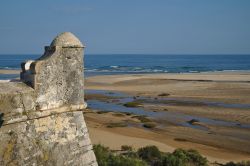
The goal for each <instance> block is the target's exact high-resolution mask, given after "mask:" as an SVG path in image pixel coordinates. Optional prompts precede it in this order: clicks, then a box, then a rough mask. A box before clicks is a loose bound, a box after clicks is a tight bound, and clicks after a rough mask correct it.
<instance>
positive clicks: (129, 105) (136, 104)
mask: <svg viewBox="0 0 250 166" xmlns="http://www.w3.org/2000/svg"><path fill="white" fill-rule="evenodd" d="M123 105H124V106H125V107H141V106H142V104H141V103H139V102H136V101H131V102H127V103H125V104H123Z"/></svg>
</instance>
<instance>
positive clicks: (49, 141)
mask: <svg viewBox="0 0 250 166" xmlns="http://www.w3.org/2000/svg"><path fill="white" fill-rule="evenodd" d="M83 49H84V46H83V44H82V43H81V42H80V41H79V39H77V38H76V37H75V36H74V35H73V34H72V33H70V32H65V33H62V34H60V35H58V36H57V37H56V38H55V39H54V40H53V41H52V43H51V45H50V46H47V47H45V53H44V55H43V56H41V57H40V58H39V59H37V60H35V61H31V60H29V61H27V62H24V63H22V64H21V67H22V72H21V74H20V77H21V81H20V82H4V83H0V114H1V118H2V119H1V120H3V124H2V125H1V126H0V140H1V141H0V165H46V166H47V165H53V166H54V165H58V166H59V165H60V166H61V165H77V166H78V165H97V163H96V159H95V155H94V152H93V150H92V145H91V142H90V139H89V134H88V130H87V127H86V124H85V121H84V117H83V112H82V109H84V108H86V103H85V102H84V78H83Z"/></svg>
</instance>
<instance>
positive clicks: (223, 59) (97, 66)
mask: <svg viewBox="0 0 250 166" xmlns="http://www.w3.org/2000/svg"><path fill="white" fill-rule="evenodd" d="M38 57H40V55H0V69H20V63H21V62H23V61H25V60H28V59H36V58H38ZM238 70H239V71H241V70H250V55H154V54H152V55H149V54H147V55H143V54H119V55H115V54H105V55H104V54H103V55H94V54H92V55H85V74H86V75H87V76H90V75H103V74H128V73H194V72H209V71H238ZM3 77H12V76H1V75H0V78H3Z"/></svg>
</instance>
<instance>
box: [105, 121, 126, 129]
mask: <svg viewBox="0 0 250 166" xmlns="http://www.w3.org/2000/svg"><path fill="white" fill-rule="evenodd" d="M127 126H128V125H127V124H126V123H124V122H117V123H109V124H108V125H107V127H108V128H114V127H127Z"/></svg>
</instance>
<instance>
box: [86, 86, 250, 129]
mask: <svg viewBox="0 0 250 166" xmlns="http://www.w3.org/2000/svg"><path fill="white" fill-rule="evenodd" d="M86 93H87V94H102V95H106V96H111V97H116V98H118V102H104V101H99V100H88V101H87V103H88V106H89V108H92V109H97V110H100V111H113V112H129V113H133V114H136V115H144V116H148V117H152V118H155V119H159V120H161V121H166V122H171V123H174V124H177V125H181V126H185V127H191V128H195V129H200V130H208V128H207V127H205V126H201V125H193V124H190V123H188V121H190V120H192V119H196V120H198V121H199V122H201V123H204V124H208V125H216V126H222V127H236V128H245V129H250V124H239V123H237V122H229V121H223V120H215V119H210V118H204V117H198V116H191V115H187V114H182V113H174V112H168V111H160V112H154V111H150V110H144V109H143V108H142V107H133V108H131V107H125V106H123V104H124V103H126V102H131V101H134V99H133V97H132V96H129V95H126V94H123V93H120V92H114V91H105V90H86ZM143 99H144V100H145V101H146V102H148V101H149V99H148V98H144V97H140V100H143ZM161 100H176V99H167V98H163V99H161ZM178 100H180V99H178ZM188 102H191V101H188ZM192 102H195V101H194V100H192ZM199 102H200V101H199ZM205 104H208V105H210V103H206V102H205ZM224 105H226V106H227V107H229V106H234V105H232V104H225V103H212V106H218V107H219V106H224ZM237 106H241V105H237ZM244 106H245V105H244ZM232 108H234V107H232ZM237 108H238V107H237ZM240 108H242V107H240Z"/></svg>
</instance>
